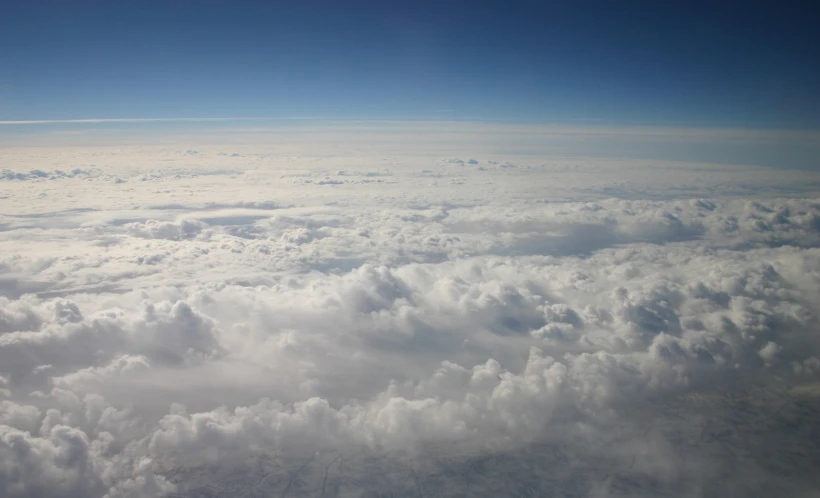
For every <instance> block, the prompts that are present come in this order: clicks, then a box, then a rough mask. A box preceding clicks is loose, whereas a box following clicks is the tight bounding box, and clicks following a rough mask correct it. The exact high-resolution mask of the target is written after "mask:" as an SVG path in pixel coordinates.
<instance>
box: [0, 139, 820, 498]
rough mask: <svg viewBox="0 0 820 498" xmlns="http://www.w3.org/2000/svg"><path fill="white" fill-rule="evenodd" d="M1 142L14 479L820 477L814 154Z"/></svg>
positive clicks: (3, 293) (1, 330) (143, 488)
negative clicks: (560, 153)
mask: <svg viewBox="0 0 820 498" xmlns="http://www.w3.org/2000/svg"><path fill="white" fill-rule="evenodd" d="M468 152H469V151H468ZM6 154H7V155H8V158H12V159H14V158H16V160H17V162H16V163H15V164H19V165H20V166H19V167H16V168H15V169H9V170H7V171H6V170H4V173H3V175H2V176H1V177H0V185H1V186H2V192H3V196H4V198H3V200H2V202H3V203H4V205H5V206H8V209H4V210H3V211H4V212H5V213H6V214H4V215H3V216H2V217H0V227H1V229H2V232H0V254H2V257H0V494H2V495H3V496H10V497H33V496H56V497H59V496H66V497H68V496H72V497H76V496H89V497H104V496H105V497H109V498H113V497H139V496H159V495H163V494H164V495H168V496H202V495H208V493H210V495H220V496H222V495H224V496H228V495H231V496H233V495H236V496H239V495H242V494H243V493H244V494H245V495H247V496H257V495H259V496H262V495H266V494H267V495H269V494H276V493H278V494H281V495H289V496H352V495H356V496H371V495H373V496H375V495H377V494H379V493H382V494H384V493H393V494H397V495H414V494H415V495H429V494H436V495H441V496H499V495H536V496H550V495H556V496H663V495H675V496H681V495H686V496H732V495H744V496H771V495H792V496H802V495H801V493H805V496H810V495H809V494H807V493H808V492H809V490H811V489H816V486H817V485H818V482H817V477H816V475H815V474H816V472H815V471H814V470H815V469H816V465H817V464H818V463H820V434H818V432H817V428H816V424H814V423H813V420H814V419H815V418H816V416H817V413H818V408H820V398H818V391H817V389H818V385H819V384H818V382H819V381H820V336H818V335H817V330H818V316H817V304H818V303H820V201H818V199H817V197H816V190H813V189H814V188H815V187H814V186H816V185H818V183H817V182H818V180H819V179H820V178H818V177H817V175H815V174H812V173H809V172H801V173H794V172H792V173H782V172H781V173H777V172H772V171H768V170H761V169H755V168H742V167H717V166H709V167H706V166H703V165H700V166H697V165H690V164H671V163H670V164H666V165H657V164H648V163H647V164H645V163H642V162H635V163H622V162H617V161H610V162H606V161H604V162H599V163H594V162H589V161H586V162H585V161H579V162H578V163H577V164H575V163H574V162H560V163H555V162H544V161H542V160H538V159H535V158H531V157H526V156H523V157H518V156H517V157H510V158H507V157H495V156H494V157H484V156H481V155H480V154H473V153H469V154H466V153H462V154H461V155H459V156H453V155H446V156H435V157H421V156H413V155H407V154H402V155H385V156H382V155H370V156H367V157H349V156H336V157H291V156H286V155H277V154H276V153H275V152H272V151H270V150H266V149H265V148H264V147H261V146H258V147H257V148H255V149H254V148H252V147H246V148H245V149H243V150H231V149H221V148H217V147H215V146H210V147H208V146H206V147H197V148H196V149H193V148H181V149H179V150H176V149H173V150H153V149H151V150H147V151H146V150H142V149H140V150H135V149H123V148H119V149H113V148H112V149H101V150H95V151H77V150H66V149H51V150H48V151H47V152H40V153H38V154H39V155H37V154H35V153H34V152H32V151H30V150H25V149H16V150H11V151H8V152H6ZM43 154H45V155H46V156H47V157H45V158H44V157H43ZM49 154H50V156H49ZM44 162H47V163H49V164H50V165H51V166H50V167H48V168H47V167H45V166H44V164H43V163H44ZM69 167H70V169H69ZM92 168H93V169H92ZM32 171H40V172H41V173H42V174H39V173H36V174H35V173H32ZM62 171H71V172H79V173H71V174H68V173H59V174H58V173H46V172H62Z"/></svg>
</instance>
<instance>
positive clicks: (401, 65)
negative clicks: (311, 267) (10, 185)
mask: <svg viewBox="0 0 820 498" xmlns="http://www.w3.org/2000/svg"><path fill="white" fill-rule="evenodd" d="M818 4H820V2H808V1H807V2H800V3H789V2H770V3H757V2H730V1H722V0H713V1H709V2H672V1H647V2H615V1H601V2H591V1H572V2H570V1H566V2H549V1H542V2H513V1H507V2H480V1H470V2H460V1H449V2H448V1H440V2H426V1H412V2H401V1H393V0H385V1H373V2H362V1H333V2H316V1H299V2H297V1H292V2H291V1H269V2H250V1H245V2H242V1H232V2H228V1H224V2H203V1H186V2H182V1H173V0H170V1H169V0H166V1H162V2H153V1H144V0H143V1H130V2H126V1H114V0H107V1H95V2H91V1H79V0H71V1H58V0H54V1H49V2H45V1H36V0H34V1H32V0H20V1H8V0H6V1H3V2H2V10H1V12H2V15H0V47H2V48H0V120H34V119H77V118H162V117H206V116H207V117H224V116H243V117H253V116H259V117H261V116H265V117H278V116H322V117H330V118H391V119H402V118H408V119H427V118H451V117H456V118H457V119H482V120H484V119H486V120H504V121H521V122H568V121H578V122H595V123H597V122H601V123H606V124H663V125H693V126H703V125H708V126H749V127H793V128H818V127H820V95H819V94H820V36H819V35H818V32H820V29H818V26H817V20H818V19H819V18H820V12H818V11H819V10H820V8H818V7H817V5H818ZM450 110H452V111H453V112H450Z"/></svg>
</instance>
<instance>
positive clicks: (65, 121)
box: [0, 116, 326, 125]
mask: <svg viewBox="0 0 820 498" xmlns="http://www.w3.org/2000/svg"><path fill="white" fill-rule="evenodd" d="M315 119H326V118H323V117H319V116H289V117H276V118H271V117H226V118H86V119H28V120H4V121H0V125H40V124H95V123H163V122H170V123H172V122H187V123H198V122H220V121H299V120H315Z"/></svg>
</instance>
